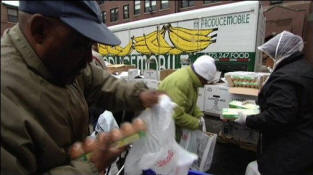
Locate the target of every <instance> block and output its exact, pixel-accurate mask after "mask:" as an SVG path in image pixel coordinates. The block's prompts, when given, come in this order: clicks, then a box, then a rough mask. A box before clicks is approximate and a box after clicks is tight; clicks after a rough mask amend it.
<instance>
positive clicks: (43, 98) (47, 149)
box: [1, 25, 146, 175]
mask: <svg viewBox="0 0 313 175" xmlns="http://www.w3.org/2000/svg"><path fill="white" fill-rule="evenodd" d="M143 89H146V86H145V85H144V84H126V83H125V82H122V81H119V80H118V79H116V78H114V77H113V76H111V75H110V74H109V73H107V72H106V71H104V70H102V69H100V68H98V67H96V66H94V65H89V66H88V67H87V68H86V69H85V70H84V71H83V73H82V74H81V75H79V76H78V77H77V78H76V80H75V82H74V83H73V84H71V85H67V86H66V87H60V86H57V85H55V84H54V83H53V77H52V76H51V75H50V74H49V72H48V71H47V69H46V67H45V66H44V64H43V63H42V62H41V60H40V59H39V58H38V56H37V55H36V54H35V52H34V50H33V49H32V48H31V46H30V45H29V43H28V42H27V40H26V39H25V37H24V35H23V34H22V32H21V30H20V29H19V27H18V25H16V26H14V27H13V28H11V29H10V30H9V31H8V32H7V33H5V34H4V36H3V38H1V141H2V144H1V174H15V175H17V174H45V173H47V174H58V175H60V174H66V175H70V174H75V175H77V174H97V173H98V172H97V170H96V168H95V166H94V164H93V163H91V162H83V161H79V160H70V159H69V156H68V154H67V150H68V148H69V147H70V146H71V145H72V144H73V143H74V142H76V141H82V140H83V139H84V138H85V137H86V136H87V135H88V134H89V131H88V106H90V105H99V106H102V107H103V106H104V107H105V109H108V110H111V111H118V110H121V109H125V108H128V109H132V110H142V109H143V106H142V104H141V102H140V100H139V97H138V96H139V93H140V92H141V91H142V90H143Z"/></svg>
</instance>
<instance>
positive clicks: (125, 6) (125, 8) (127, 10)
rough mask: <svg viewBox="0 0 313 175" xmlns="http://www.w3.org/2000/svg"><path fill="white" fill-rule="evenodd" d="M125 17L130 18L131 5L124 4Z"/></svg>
mask: <svg viewBox="0 0 313 175" xmlns="http://www.w3.org/2000/svg"><path fill="white" fill-rule="evenodd" d="M123 18H124V19H128V18H129V5H124V6H123Z"/></svg>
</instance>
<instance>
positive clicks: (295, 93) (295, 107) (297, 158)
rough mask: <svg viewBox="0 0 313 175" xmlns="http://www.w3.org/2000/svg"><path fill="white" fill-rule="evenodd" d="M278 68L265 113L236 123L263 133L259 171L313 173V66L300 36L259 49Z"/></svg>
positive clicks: (266, 91)
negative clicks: (308, 59)
mask: <svg viewBox="0 0 313 175" xmlns="http://www.w3.org/2000/svg"><path fill="white" fill-rule="evenodd" d="M258 48H259V49H260V50H261V51H263V52H264V53H265V54H267V55H268V56H269V57H271V58H272V59H273V60H274V62H275V64H274V69H273V72H272V73H271V75H270V77H269V79H268V81H267V82H266V84H265V85H264V86H263V88H262V89H261V91H260V93H259V96H258V104H259V105H260V109H261V113H260V114H258V115H253V116H245V115H244V114H242V113H241V114H240V117H239V118H238V119H237V120H235V122H237V123H239V124H246V125H247V126H248V127H249V128H253V129H257V130H259V131H260V133H261V137H260V141H259V145H258V157H257V164H258V170H259V172H260V173H261V174H262V175H263V174H264V175H274V174H275V175H280V174H281V175H283V174H288V175H306V174H311V173H313V66H312V65H311V64H310V63H309V62H308V61H307V60H306V59H305V58H304V57H303V54H302V53H301V52H302V49H303V40H302V38H301V37H300V36H297V35H294V34H292V33H290V32H287V31H283V32H282V33H280V34H278V35H276V36H275V37H273V38H272V39H271V40H269V41H268V42H266V43H265V44H263V45H262V46H260V47H258Z"/></svg>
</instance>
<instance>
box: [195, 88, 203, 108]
mask: <svg viewBox="0 0 313 175" xmlns="http://www.w3.org/2000/svg"><path fill="white" fill-rule="evenodd" d="M197 105H198V107H199V108H200V110H201V111H204V88H201V87H200V88H198V99H197Z"/></svg>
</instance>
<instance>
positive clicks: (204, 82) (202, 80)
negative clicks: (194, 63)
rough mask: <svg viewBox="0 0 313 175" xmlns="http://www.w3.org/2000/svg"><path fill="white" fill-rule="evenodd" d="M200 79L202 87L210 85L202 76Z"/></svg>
mask: <svg viewBox="0 0 313 175" xmlns="http://www.w3.org/2000/svg"><path fill="white" fill-rule="evenodd" d="M199 79H200V82H201V84H202V86H204V85H206V84H208V80H206V79H204V78H202V77H201V76H199Z"/></svg>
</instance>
